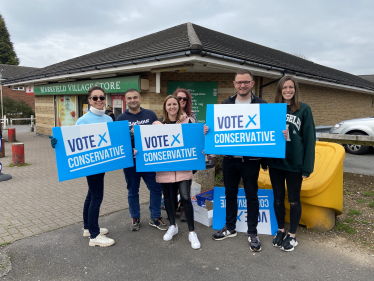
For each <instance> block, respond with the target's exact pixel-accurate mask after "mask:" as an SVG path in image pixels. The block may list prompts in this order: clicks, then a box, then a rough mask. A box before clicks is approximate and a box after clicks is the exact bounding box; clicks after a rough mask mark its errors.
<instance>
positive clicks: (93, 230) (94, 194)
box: [83, 173, 105, 239]
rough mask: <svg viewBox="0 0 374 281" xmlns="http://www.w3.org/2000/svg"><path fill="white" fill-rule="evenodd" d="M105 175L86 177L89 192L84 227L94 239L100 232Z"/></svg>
mask: <svg viewBox="0 0 374 281" xmlns="http://www.w3.org/2000/svg"><path fill="white" fill-rule="evenodd" d="M104 176H105V173H102V174H97V175H92V176H87V177H86V178H87V183H88V193H87V196H86V201H84V207H83V224H84V229H88V230H89V231H90V234H91V238H92V239H93V238H96V236H97V235H99V234H100V228H99V213H100V206H101V202H102V201H103V197H104Z"/></svg>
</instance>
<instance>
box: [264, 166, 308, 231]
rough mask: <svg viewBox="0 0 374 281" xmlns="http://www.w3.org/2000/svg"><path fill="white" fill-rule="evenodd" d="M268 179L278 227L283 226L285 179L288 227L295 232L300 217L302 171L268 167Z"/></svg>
mask: <svg viewBox="0 0 374 281" xmlns="http://www.w3.org/2000/svg"><path fill="white" fill-rule="evenodd" d="M269 174H270V181H271V184H272V186H273V193H274V211H275V217H276V218H277V223H278V228H279V229H282V228H284V216H285V212H286V211H285V206H284V199H285V189H286V187H285V181H286V182H287V195H288V202H289V203H290V229H289V233H291V234H295V233H296V229H297V226H298V225H299V221H300V218H301V202H300V191H301V185H302V183H303V178H302V172H289V171H286V170H280V169H276V168H269Z"/></svg>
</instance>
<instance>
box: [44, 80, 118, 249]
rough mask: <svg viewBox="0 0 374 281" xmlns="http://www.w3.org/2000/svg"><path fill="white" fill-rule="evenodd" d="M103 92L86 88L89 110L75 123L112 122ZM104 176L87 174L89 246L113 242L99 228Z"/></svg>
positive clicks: (85, 213)
mask: <svg viewBox="0 0 374 281" xmlns="http://www.w3.org/2000/svg"><path fill="white" fill-rule="evenodd" d="M105 99H106V97H105V92H104V90H103V89H102V88H100V87H97V86H94V87H91V88H90V89H89V90H88V102H89V104H90V110H89V111H88V112H87V113H86V114H85V115H83V116H82V117H80V118H79V119H78V121H77V122H76V125H86V124H94V123H104V122H113V120H112V118H111V117H110V116H108V115H106V114H105ZM50 138H51V145H52V147H53V148H55V146H56V143H57V140H56V139H55V138H52V137H51V136H50ZM104 176H105V173H100V174H96V175H92V176H87V177H86V178H87V183H88V193H87V196H86V200H85V202H84V207H83V224H84V228H83V236H84V237H90V242H89V246H100V247H108V246H111V245H113V244H114V243H115V242H114V240H113V239H111V238H108V237H106V236H105V234H107V233H108V232H109V231H108V229H106V228H99V212H100V206H101V202H102V201H103V197H104Z"/></svg>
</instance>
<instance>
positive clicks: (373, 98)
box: [32, 72, 374, 135]
mask: <svg viewBox="0 0 374 281" xmlns="http://www.w3.org/2000/svg"><path fill="white" fill-rule="evenodd" d="M234 77H235V75H234V74H233V73H190V72H184V73H179V72H163V73H161V93H159V94H156V93H155V92H156V74H155V73H150V72H145V73H141V78H144V79H149V90H148V91H144V90H143V91H141V95H142V107H144V108H147V109H151V110H153V111H154V112H155V113H156V114H157V116H161V115H162V104H163V101H164V99H165V97H166V96H167V82H168V81H205V82H218V97H217V100H218V103H222V101H223V100H225V99H226V98H228V97H229V96H231V95H233V94H234V93H235V87H234V85H233V82H232V81H234ZM271 81H272V80H271V79H266V78H264V79H263V84H266V83H269V82H271ZM255 82H256V83H255V86H254V89H253V91H254V93H255V95H257V96H258V95H259V85H260V77H255ZM276 86H277V83H274V84H272V85H269V86H267V87H265V88H263V92H262V98H263V99H264V100H266V101H267V102H273V101H274V96H275V90H276ZM300 93H301V101H302V102H305V103H307V104H309V105H310V107H311V108H312V111H313V116H314V122H315V124H316V126H318V125H333V124H335V123H337V122H339V121H343V120H348V119H354V118H360V117H368V116H373V115H374V105H373V104H374V95H368V94H360V93H356V92H351V91H344V90H338V89H333V88H327V87H320V86H313V85H307V84H300ZM32 97H33V96H32ZM35 117H36V118H37V120H36V132H37V133H39V134H43V135H50V134H52V127H54V125H55V107H54V97H53V96H35Z"/></svg>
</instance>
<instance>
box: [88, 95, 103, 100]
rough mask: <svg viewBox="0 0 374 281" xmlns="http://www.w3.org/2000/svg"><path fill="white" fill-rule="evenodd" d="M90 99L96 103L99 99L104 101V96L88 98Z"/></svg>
mask: <svg viewBox="0 0 374 281" xmlns="http://www.w3.org/2000/svg"><path fill="white" fill-rule="evenodd" d="M90 99H92V100H93V101H97V100H98V99H100V100H101V101H103V100H105V99H106V97H105V96H100V97H90Z"/></svg>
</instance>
